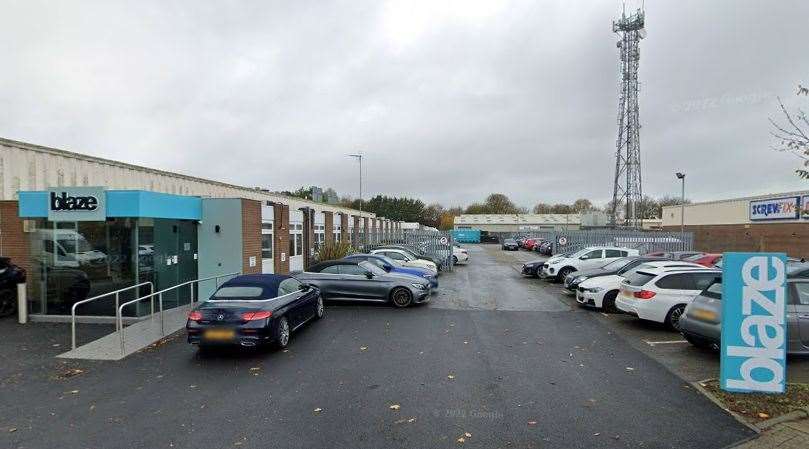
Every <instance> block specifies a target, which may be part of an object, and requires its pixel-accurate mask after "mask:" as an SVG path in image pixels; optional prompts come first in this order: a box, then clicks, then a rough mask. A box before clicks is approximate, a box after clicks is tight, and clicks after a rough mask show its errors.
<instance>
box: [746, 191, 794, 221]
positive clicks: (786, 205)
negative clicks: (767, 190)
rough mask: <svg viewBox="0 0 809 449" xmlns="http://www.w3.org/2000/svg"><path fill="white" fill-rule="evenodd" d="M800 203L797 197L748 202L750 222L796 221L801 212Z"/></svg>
mask: <svg viewBox="0 0 809 449" xmlns="http://www.w3.org/2000/svg"><path fill="white" fill-rule="evenodd" d="M800 203H801V197H799V196H788V197H784V198H767V199H766V200H757V201H750V221H761V220H797V219H798V217H799V215H800V210H801V208H800Z"/></svg>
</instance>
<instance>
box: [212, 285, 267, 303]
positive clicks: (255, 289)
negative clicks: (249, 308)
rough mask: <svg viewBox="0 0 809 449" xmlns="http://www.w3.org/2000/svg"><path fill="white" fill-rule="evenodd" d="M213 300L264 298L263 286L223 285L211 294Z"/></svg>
mask: <svg viewBox="0 0 809 449" xmlns="http://www.w3.org/2000/svg"><path fill="white" fill-rule="evenodd" d="M211 299H212V300H214V301H240V300H256V299H264V287H261V286H258V285H234V286H223V287H219V289H218V290H217V291H216V292H215V293H214V294H213V296H211Z"/></svg>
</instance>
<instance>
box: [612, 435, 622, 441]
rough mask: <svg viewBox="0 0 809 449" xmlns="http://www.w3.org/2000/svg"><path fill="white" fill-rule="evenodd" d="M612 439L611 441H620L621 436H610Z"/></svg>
mask: <svg viewBox="0 0 809 449" xmlns="http://www.w3.org/2000/svg"><path fill="white" fill-rule="evenodd" d="M612 439H613V440H620V439H621V435H613V436H612Z"/></svg>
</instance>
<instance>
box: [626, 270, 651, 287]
mask: <svg viewBox="0 0 809 449" xmlns="http://www.w3.org/2000/svg"><path fill="white" fill-rule="evenodd" d="M655 276H656V275H654V274H652V273H647V272H645V271H633V272H630V273H628V274H627V275H626V276H625V277H626V283H627V284H629V285H634V286H637V287H639V286H641V285H646V283H648V282H649V281H651V280H652V279H654V278H655Z"/></svg>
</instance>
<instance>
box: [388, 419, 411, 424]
mask: <svg viewBox="0 0 809 449" xmlns="http://www.w3.org/2000/svg"><path fill="white" fill-rule="evenodd" d="M413 422H416V418H402V419H399V420H397V421H394V422H393V423H394V424H404V423H413Z"/></svg>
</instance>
